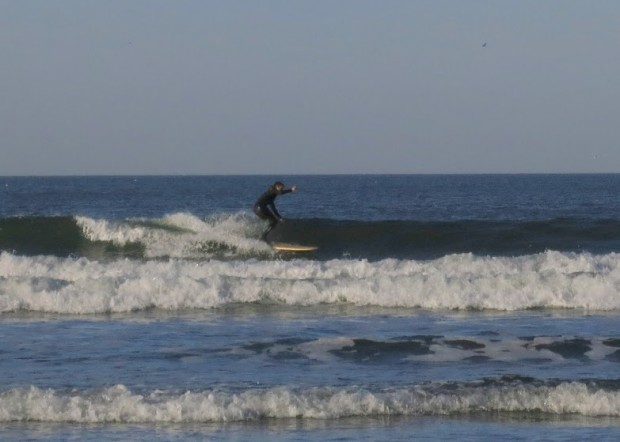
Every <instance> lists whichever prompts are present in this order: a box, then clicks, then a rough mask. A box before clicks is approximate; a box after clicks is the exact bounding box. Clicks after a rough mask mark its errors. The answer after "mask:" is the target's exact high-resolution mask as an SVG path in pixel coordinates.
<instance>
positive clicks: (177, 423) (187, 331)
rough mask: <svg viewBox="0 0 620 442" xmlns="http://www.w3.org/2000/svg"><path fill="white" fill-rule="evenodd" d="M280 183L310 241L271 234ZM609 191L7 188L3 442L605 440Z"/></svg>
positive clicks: (610, 386)
mask: <svg viewBox="0 0 620 442" xmlns="http://www.w3.org/2000/svg"><path fill="white" fill-rule="evenodd" d="M276 179H280V180H283V181H284V182H285V183H286V184H287V185H289V186H290V185H293V184H295V185H297V188H298V191H297V192H296V193H294V194H287V195H283V196H281V197H279V198H278V199H277V201H276V203H277V206H278V209H279V211H280V212H281V214H282V215H283V217H284V218H285V222H284V223H283V224H282V225H280V226H278V227H277V228H276V230H275V231H274V232H273V236H272V237H270V240H271V241H272V242H280V241H282V242H291V243H300V244H313V245H316V246H318V250H317V251H316V252H312V253H305V254H282V253H278V252H275V251H273V250H272V248H271V247H270V245H269V244H267V243H265V242H263V241H261V240H260V235H261V233H262V231H263V230H264V228H265V223H264V221H261V220H259V219H257V218H256V217H255V216H254V215H253V214H252V212H251V208H252V205H253V203H254V201H255V199H256V198H257V197H258V196H259V195H260V194H261V193H262V192H263V191H264V190H265V189H266V188H267V187H268V186H269V185H270V184H271V183H272V182H273V181H275V180H276ZM619 191H620V175H475V176H468V175H456V176H405V175H403V176H297V177H287V176H285V177H265V176H226V177H225V176H221V177H198V176H196V177H193V176H190V177H63V178H55V177H5V178H0V251H1V252H0V421H1V422H2V425H1V427H2V428H1V429H0V437H2V438H5V439H18V440H25V439H31V440H66V439H72V438H73V439H80V440H117V439H132V440H153V439H158V440H159V439H161V440H175V439H182V440H186V439H188V438H189V439H204V438H206V439H213V440H220V439H221V440H229V439H235V438H237V439H240V440H245V439H248V438H250V437H251V438H252V439H257V440H274V439H282V440H290V439H295V440H304V441H317V440H364V439H366V440H410V439H411V438H412V437H413V436H414V435H415V436H417V437H419V438H428V439H437V438H439V439H454V438H455V437H457V436H460V437H461V438H463V437H464V438H471V439H478V440H489V441H490V440H498V439H501V440H524V439H541V438H545V439H547V440H571V439H575V438H576V439H591V438H597V439H602V440H615V439H617V437H618V436H619V435H620V421H619V419H620V377H619V376H618V373H619V371H618V370H619V367H620V365H619V364H620V315H619V312H620V255H619V254H618V251H620V211H619V210H618V209H619V207H620V197H619V195H620V192H619ZM543 435H544V437H543Z"/></svg>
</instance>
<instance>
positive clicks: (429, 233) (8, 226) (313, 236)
mask: <svg viewBox="0 0 620 442" xmlns="http://www.w3.org/2000/svg"><path fill="white" fill-rule="evenodd" d="M264 227H265V225H264V222H262V221H260V220H258V219H256V218H255V217H254V216H252V215H250V214H248V213H245V212H239V213H232V214H231V213H228V214H219V215H212V216H210V217H207V218H199V217H197V216H195V215H192V214H189V213H176V214H172V215H168V216H165V217H162V218H157V219H125V220H107V219H93V218H88V217H83V216H77V217H23V218H22V217H14V218H2V219H0V250H4V251H10V252H12V253H14V254H21V255H28V256H33V255H38V254H43V255H53V256H71V255H76V256H86V257H90V258H98V259H116V258H119V257H120V258H123V257H129V258H147V259H148V258H169V257H172V258H188V259H211V258H218V259H224V258H226V259H229V258H233V259H237V258H242V259H243V258H252V257H259V258H265V259H275V258H282V257H284V258H290V256H289V257H287V256H286V255H276V254H274V253H272V251H271V249H270V248H269V246H268V245H267V244H265V243H264V242H262V241H260V240H259V238H260V234H261V232H262V230H263V229H264ZM270 239H271V240H272V241H274V242H290V243H300V244H309V245H317V246H318V247H319V250H318V252H316V253H315V254H313V255H312V258H313V259H320V260H328V259H337V258H343V257H352V258H363V259H369V260H381V259H386V258H397V259H435V258H439V257H441V256H446V255H451V254H459V253H473V254H474V255H488V256H519V255H531V254H535V253H541V252H544V251H546V250H555V251H562V252H590V253H596V254H606V253H610V252H615V251H618V250H620V220H610V219H603V220H601V219H599V220H584V219H553V220H546V221H529V222H528V221H470V220H464V221H450V222H430V221H429V222H423V221H346V220H329V219H291V220H287V221H286V222H285V223H283V224H282V225H280V226H278V228H277V229H275V230H274V232H273V233H272V235H271V237H270Z"/></svg>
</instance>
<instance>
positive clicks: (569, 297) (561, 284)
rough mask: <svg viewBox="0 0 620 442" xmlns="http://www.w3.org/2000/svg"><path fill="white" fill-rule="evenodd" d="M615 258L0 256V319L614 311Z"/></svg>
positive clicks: (618, 278)
mask: <svg viewBox="0 0 620 442" xmlns="http://www.w3.org/2000/svg"><path fill="white" fill-rule="evenodd" d="M619 292H620V255H617V254H615V253H612V254H607V255H600V256H599V255H590V254H571V253H569V254H566V253H559V252H545V253H541V254H537V255H529V256H520V257H513V258H493V257H476V256H473V255H470V254H464V255H449V256H446V257H443V258H441V259H437V260H432V261H416V260H396V259H386V260H383V261H377V262H368V261H365V260H343V259H339V260H331V261H314V260H292V261H281V260H256V259H249V260H231V261H222V260H210V261H205V260H200V261H192V260H181V259H169V260H130V259H122V260H116V261H92V260H89V259H87V258H58V257H51V256H35V257H24V256H16V255H12V254H10V253H6V252H4V253H2V254H1V255H0V312H8V311H17V310H23V311H35V312H55V313H67V314H92V313H110V312H129V311H136V310H144V309H149V308H158V309H162V310H177V309H209V308H214V307H221V306H225V305H229V304H238V303H265V304H274V303H275V304H285V305H305V306H310V305H317V304H352V305H357V306H382V307H404V308H425V309H480V310H505V311H512V310H522V309H532V308H561V309H586V310H600V311H609V310H618V309H620V297H618V293H619Z"/></svg>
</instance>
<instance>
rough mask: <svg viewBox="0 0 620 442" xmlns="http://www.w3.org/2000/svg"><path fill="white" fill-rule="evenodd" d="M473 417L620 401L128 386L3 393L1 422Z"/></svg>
mask: <svg viewBox="0 0 620 442" xmlns="http://www.w3.org/2000/svg"><path fill="white" fill-rule="evenodd" d="M472 412H489V413H496V412H520V413H524V412H525V413H551V414H556V415H565V414H579V415H584V416H616V417H617V416H620V393H619V392H617V391H607V390H603V389H600V388H592V387H588V386H587V385H585V384H583V383H580V382H567V383H562V384H560V385H557V386H534V385H527V384H522V383H516V384H514V385H512V384H504V385H497V386H480V385H476V384H475V383H472V384H463V385H459V388H444V387H442V385H441V384H432V385H425V386H412V387H408V388H400V389H387V390H380V391H371V390H368V389H365V388H360V387H350V388H336V387H321V388H309V389H296V388H289V387H276V388H269V389H253V390H246V391H241V392H231V391H225V390H208V391H197V392H192V391H187V392H183V393H175V392H166V391H159V390H158V391H153V392H150V393H145V394H139V393H135V392H132V391H130V390H129V389H128V388H126V387H125V386H123V385H117V386H114V387H111V388H107V389H104V390H98V391H71V392H61V391H55V390H52V389H47V390H45V389H39V388H36V387H30V388H25V389H20V388H15V389H11V390H7V391H3V392H1V393H0V422H16V421H17V422H19V421H31V422H32V421H34V422H76V423H97V424H99V423H169V422H174V423H201V422H229V421H252V420H258V419H263V418H274V419H285V418H311V419H337V418H342V417H350V416H383V415H448V414H463V413H472Z"/></svg>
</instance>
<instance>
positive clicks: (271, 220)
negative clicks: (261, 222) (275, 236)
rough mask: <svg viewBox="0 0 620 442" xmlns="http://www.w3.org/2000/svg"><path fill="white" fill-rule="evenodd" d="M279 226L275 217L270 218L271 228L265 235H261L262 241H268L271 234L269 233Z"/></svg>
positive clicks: (268, 228)
mask: <svg viewBox="0 0 620 442" xmlns="http://www.w3.org/2000/svg"><path fill="white" fill-rule="evenodd" d="M277 224H278V220H277V219H276V218H275V217H269V227H267V230H265V233H263V234H262V235H261V239H262V240H263V241H266V240H267V235H268V234H269V232H271V231H272V230H273V228H274V227H275V226H276V225H277Z"/></svg>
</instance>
